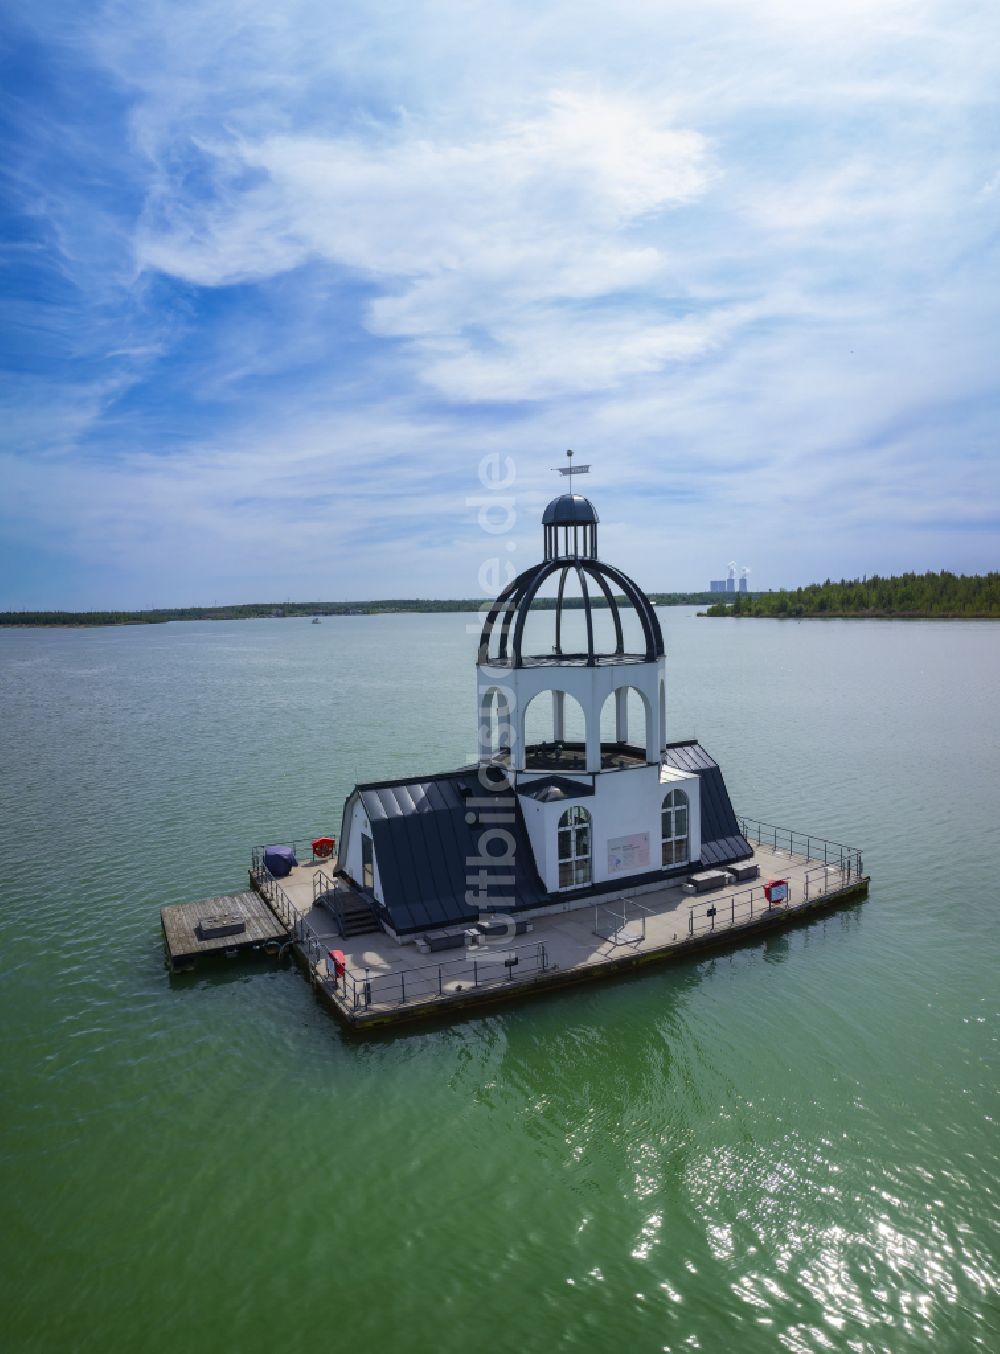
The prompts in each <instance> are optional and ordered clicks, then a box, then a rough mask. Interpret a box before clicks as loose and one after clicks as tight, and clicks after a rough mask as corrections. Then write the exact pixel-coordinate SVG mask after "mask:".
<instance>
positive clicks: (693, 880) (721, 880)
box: [688, 870, 729, 893]
mask: <svg viewBox="0 0 1000 1354" xmlns="http://www.w3.org/2000/svg"><path fill="white" fill-rule="evenodd" d="M688 883H689V884H692V885H693V886H694V891H695V893H710V892H711V890H712V889H721V888H724V887H725V885H726V884H728V883H729V875H728V874H727V872H726V871H725V870H702V872H701V874H693V875H691V877H690V879H689V880H688Z"/></svg>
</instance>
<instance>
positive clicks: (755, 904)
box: [688, 834, 861, 937]
mask: <svg viewBox="0 0 1000 1354" xmlns="http://www.w3.org/2000/svg"><path fill="white" fill-rule="evenodd" d="M744 835H745V834H744ZM845 849H846V848H845ZM858 859H859V860H860V856H859V857H858ZM852 876H853V867H852V863H851V862H850V861H849V860H848V858H847V857H846V856H845V861H844V864H843V866H841V865H840V864H839V862H838V863H836V864H832V865H831V864H827V865H823V864H819V865H815V866H814V867H813V868H812V869H811V870H807V871H806V872H805V874H804V875H802V877H801V878H799V879H788V880H786V881H785V882H786V883H787V886H788V896H787V898H786V900H785V901H784V902H782V903H772V902H770V901H769V899H768V898H767V896H766V894H765V892H764V889H765V885H763V884H754V885H752V886H751V887H750V888H747V889H740V890H739V891H737V892H736V893H731V894H726V895H725V896H724V897H717V898H716V899H715V900H714V901H713V899H711V898H706V899H705V900H704V902H701V903H694V904H692V907H691V910H690V911H689V913H688V936H689V937H692V936H698V935H706V934H709V933H711V932H712V931H725V930H729V929H731V928H732V927H734V926H744V925H746V924H747V923H748V922H751V921H753V920H754V919H755V918H759V917H761V916H762V915H763V914H764V913H766V912H779V913H788V912H794V911H795V910H796V909H797V908H800V907H804V906H805V905H806V904H808V903H811V902H815V901H816V899H817V898H821V897H823V896H824V895H825V894H827V893H838V892H840V891H841V890H842V889H845V888H847V887H848V885H849V884H850V883H851V880H852ZM857 878H859V879H860V878H861V876H860V875H858V876H857Z"/></svg>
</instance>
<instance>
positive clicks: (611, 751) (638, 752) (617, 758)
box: [601, 686, 650, 769]
mask: <svg viewBox="0 0 1000 1354" xmlns="http://www.w3.org/2000/svg"><path fill="white" fill-rule="evenodd" d="M649 719H650V710H649V705H648V702H647V700H646V697H645V696H644V695H643V693H642V692H641V691H640V690H639V688H638V687H636V686H619V687H616V688H615V690H614V691H612V692H611V695H610V696H608V697H607V699H606V700H605V702H604V704H603V705H602V706H601V766H602V767H603V768H604V769H609V768H612V767H615V766H618V765H619V764H621V765H623V766H635V765H637V764H642V763H645V761H646V750H647V747H648V742H649Z"/></svg>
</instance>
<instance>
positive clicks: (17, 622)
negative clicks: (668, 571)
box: [0, 592, 712, 626]
mask: <svg viewBox="0 0 1000 1354" xmlns="http://www.w3.org/2000/svg"><path fill="white" fill-rule="evenodd" d="M711 596H712V594H711V593H708V592H661V593H654V594H652V598H653V601H654V602H655V603H656V604H657V605H658V606H702V605H704V604H705V603H706V602H708V601H709V599H710V598H711ZM616 600H617V601H618V602H619V603H620V604H621V605H622V606H628V605H629V603H628V602H627V601H626V599H625V598H624V597H619V598H617V599H616ZM590 601H591V605H592V606H593V607H605V606H607V602H606V600H605V599H604V597H603V596H597V597H591V599H590ZM488 605H489V602H488V600H484V599H483V598H481V597H478V598H469V597H465V598H451V599H447V598H446V599H444V600H437V599H428V598H421V597H409V598H393V599H388V600H386V599H381V600H377V601H368V602H280V603H279V602H249V603H245V604H241V605H235V606H228V605H227V606H208V607H205V606H189V607H164V608H147V609H146V610H142V611H3V612H0V626H4V625H7V626H99V625H163V624H164V623H165V622H167V621H239V620H260V619H264V618H271V617H285V616H378V615H384V614H388V613H394V612H407V611H409V612H437V611H482V610H483V609H484V608H485V607H487V606H488ZM555 605H556V599H555V598H554V597H538V598H536V599H535V601H534V603H533V606H536V607H537V608H538V609H539V610H541V611H549V610H553V609H554V608H555ZM563 605H564V606H565V607H566V608H567V609H568V610H576V609H577V608H580V607H582V606H583V598H582V597H567V598H566V599H565V601H564V603H563Z"/></svg>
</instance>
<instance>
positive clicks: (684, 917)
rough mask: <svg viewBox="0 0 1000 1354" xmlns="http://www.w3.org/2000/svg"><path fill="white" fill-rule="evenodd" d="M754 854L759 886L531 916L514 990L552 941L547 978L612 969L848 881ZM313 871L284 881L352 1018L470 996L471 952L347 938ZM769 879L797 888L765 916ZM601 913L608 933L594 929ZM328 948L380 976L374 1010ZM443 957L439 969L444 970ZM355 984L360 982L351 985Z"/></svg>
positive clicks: (359, 970)
mask: <svg viewBox="0 0 1000 1354" xmlns="http://www.w3.org/2000/svg"><path fill="white" fill-rule="evenodd" d="M752 859H753V861H754V862H755V863H756V864H757V865H758V866H759V868H760V877H759V879H757V880H754V881H753V883H752V885H751V884H750V883H742V884H728V885H727V886H726V887H725V888H721V889H717V890H713V891H711V892H707V893H701V894H692V893H688V892H685V890H684V888H683V884H684V880H683V879H682V880H679V881H678V882H676V883H672V884H671V885H670V886H669V887H664V888H658V889H655V890H653V891H651V892H649V893H642V894H637V895H636V896H635V898H634V899H633V900H632V902H631V903H630V904H629V905H628V906H627V907H626V908H625V909H624V911H625V915H624V917H622V916H620V915H619V916H618V917H617V918H616V917H615V916H614V915H613V914H614V913H618V914H621V913H622V911H623V906H622V903H621V902H615V903H607V902H603V901H602V902H599V905H598V912H597V916H596V919H595V907H594V904H593V903H591V904H589V905H585V906H583V907H580V906H576V907H574V909H573V910H572V911H568V912H554V913H549V914H539V913H535V914H534V915H531V916H530V918H529V919H530V920H531V921H532V923H533V930H532V931H531V932H530V933H529V934H527V935H523V936H518V937H517V938H516V939H514V940H512V941H511V942H509V944H510V949H511V950H512V951H517V952H519V953H520V954H521V955H522V961H521V963H520V964H519V965H518V967H517V968H516V969H515V970H514V971H513V972H512V973H511V975H510V984H509V986H510V988H514V989H516V988H518V987H520V988H522V989H524V988H526V987H528V986H536V985H537V984H538V982H539V980H543V981H544V976H543V975H541V974H540V973H539V972H538V970H537V967H532V963H531V952H534V951H536V950H537V946H538V945H539V944H542V945H544V947H545V957H546V969H545V975H548V976H551V975H554V974H566V973H569V972H571V971H574V970H575V971H577V972H579V973H580V975H581V976H583V975H584V973H594V971H595V970H600V969H602V968H604V969H607V970H609V971H610V970H612V969H614V968H616V967H618V966H619V961H620V960H622V959H623V958H625V957H626V956H628V955H636V956H638V955H649V956H652V955H654V954H658V955H665V954H667V953H669V952H671V951H675V950H676V951H678V952H680V951H682V950H683V949H684V948H685V947H686V946H687V944H688V943H689V942H690V940H691V939H692V936H693V937H694V938H696V939H698V938H704V937H705V936H706V935H707V934H709V933H711V932H717V933H719V934H720V935H724V934H725V933H726V932H727V931H738V930H743V929H748V928H752V926H754V925H764V924H773V923H778V924H780V923H781V921H782V919H783V918H785V917H789V918H790V917H791V916H792V915H794V913H795V912H796V911H799V910H802V909H805V908H808V907H809V906H815V905H816V904H817V903H819V901H820V900H821V899H822V898H823V897H825V896H827V895H828V894H834V895H835V894H836V893H838V892H840V891H841V890H843V889H844V887H845V883H846V881H845V879H844V878H843V876H842V874H841V872H840V870H839V869H837V868H835V867H834V866H830V867H829V869H826V868H825V867H824V862H823V860H822V857H821V858H820V859H819V860H817V859H815V858H812V859H807V858H806V857H805V856H804V855H800V854H792V853H790V852H789V851H786V850H781V849H778V850H774V849H773V848H771V847H769V846H766V845H755V846H754V847H753V857H752ZM807 875H808V878H809V888H808V898H807V890H806V877H807ZM312 876H313V868H311V867H309V866H302V867H299V868H298V869H296V870H293V871H292V874H291V875H290V876H289V877H288V878H287V879H285V880H282V881H281V882H282V885H283V887H284V889H285V891H286V893H287V894H288V896H289V898H290V899H291V901H292V902H293V904H294V905H295V906H296V907H297V908H298V909H299V911H300V912H301V913H302V914H303V916H304V918H305V921H306V923H307V924H308V925H309V926H310V927H311V928H312V929H313V931H314V933H315V934H316V935H317V937H318V938H319V939H320V941H321V943H322V948H323V953H322V955H321V956H315V955H313V956H310V960H311V965H310V966H311V967H312V966H314V967H315V975H316V978H317V979H318V980H319V981H320V982H321V983H322V984H323V986H324V988H325V989H328V995H330V996H331V997H332V999H333V1001H334V1002H335V1003H336V1005H337V1006H338V1007H339V1008H340V1009H341V1010H342V1013H343V1014H344V1016H345V1017H346V1018H347V1019H349V1020H350V1022H351V1023H352V1024H363V1023H367V1022H368V1021H369V1020H372V1019H373V1018H375V1017H377V1016H379V1015H382V1016H384V1015H386V1014H388V1013H389V1012H390V1011H391V1012H394V1013H396V1014H397V1015H398V1016H401V1015H402V1013H403V1011H404V1010H406V1009H410V1010H412V1009H413V1008H414V1007H417V1006H427V1005H430V1004H434V1005H442V1004H447V1001H448V998H449V997H457V996H459V995H461V997H462V999H463V1001H468V1000H469V998H470V996H471V994H470V991H469V989H470V986H472V985H474V984H475V982H476V981H477V975H476V974H474V971H473V962H474V960H473V956H472V952H471V951H470V952H465V951H463V950H458V951H448V952H442V953H441V954H429V955H425V954H421V953H419V952H418V951H417V950H416V948H415V946H414V945H412V944H407V943H402V942H400V941H396V940H394V939H392V937H391V936H388V935H384V934H382V933H380V932H377V933H372V934H369V935H362V936H355V937H351V938H349V939H341V938H340V937H339V936H338V935H337V929H336V923H335V922H334V920H333V918H332V917H331V916H330V914H329V913H328V912H326V911H325V910H324V909H322V908H314V907H312V906H311V903H312ZM771 878H780V879H787V880H788V882H789V888H790V896H789V902H788V904H786V905H785V906H784V907H782V908H780V909H775V913H774V914H768V913H767V905H766V903H765V902H764V900H763V899H762V898H761V891H762V889H761V886H762V885H763V884H764V883H766V881H767V880H768V879H771ZM751 888H752V889H753V896H754V910H753V916H752V917H751V915H750V913H749V910H748V908H747V905H746V898H747V895H748V893H749V891H750V889H751ZM640 907H641V909H642V910H641V911H640ZM710 908H714V909H715V916H714V917H712V916H710V914H709V909H710ZM520 915H522V916H523V915H524V914H520ZM692 915H693V923H692V921H691V917H692ZM595 920H596V924H597V926H599V927H600V929H601V931H602V932H603V933H604V934H603V935H598V934H595ZM643 930H644V931H645V934H644V935H643ZM328 949H339V950H342V951H343V953H344V956H345V959H346V962H347V969H348V974H349V975H351V976H353V979H354V981H355V984H357V983H360V982H361V981H362V980H363V979H364V977H365V975H366V972H367V974H368V975H370V977H371V978H372V979H373V980H374V981H373V996H374V997H375V1000H373V1002H372V1004H371V1006H370V1007H368V1008H367V1009H364V1010H358V1009H355V1008H353V1006H348V1004H347V1003H345V1001H344V999H343V997H342V996H341V994H340V993H339V992H336V991H335V990H334V989H333V984H332V983H330V982H329V981H328V980H327V972H326V963H325V955H326V951H327V950H328ZM439 963H440V965H441V967H442V973H441V974H440V975H439V973H438V966H439ZM478 967H479V972H478V977H479V980H480V981H481V979H482V974H483V972H484V968H483V960H482V959H481V958H480V959H479V960H478ZM400 973H405V975H406V978H405V989H406V995H405V998H403V999H402V1000H401V999H399V997H397V996H395V995H393V997H392V998H391V999H383V1000H379V999H378V998H379V997H380V996H381V994H382V993H385V994H386V997H387V998H388V996H389V993H390V991H393V992H395V991H396V990H397V989H395V988H394V987H393V986H392V984H393V982H394V976H395V975H399V974H400ZM380 980H381V981H380ZM505 986H506V984H505ZM352 990H356V989H355V988H354V987H352ZM488 991H489V989H488V988H484V989H483V996H484V997H486V996H487V995H488Z"/></svg>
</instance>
